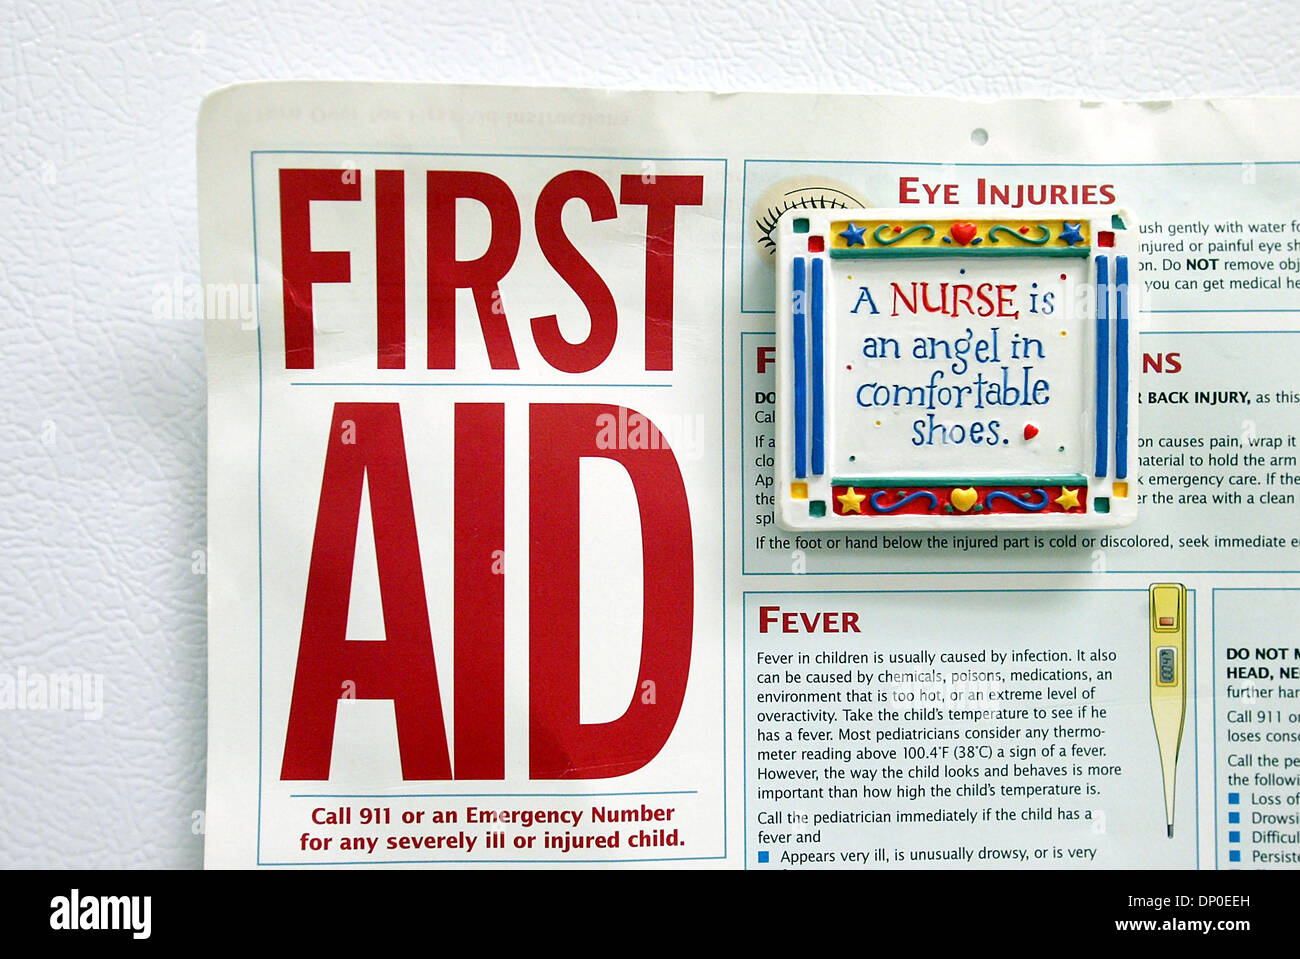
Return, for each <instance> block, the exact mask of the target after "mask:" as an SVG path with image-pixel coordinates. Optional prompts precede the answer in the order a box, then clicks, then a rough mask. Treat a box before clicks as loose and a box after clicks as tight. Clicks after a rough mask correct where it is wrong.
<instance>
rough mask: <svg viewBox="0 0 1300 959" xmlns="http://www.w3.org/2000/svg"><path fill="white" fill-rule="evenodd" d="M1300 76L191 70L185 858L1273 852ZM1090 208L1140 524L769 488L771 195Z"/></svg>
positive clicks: (873, 864)
mask: <svg viewBox="0 0 1300 959" xmlns="http://www.w3.org/2000/svg"><path fill="white" fill-rule="evenodd" d="M1298 111H1300V108H1298V107H1297V106H1296V105H1295V104H1293V103H1291V102H1289V101H1220V102H1217V103H1215V104H1208V103H1205V102H1201V101H1186V102H1182V103H1177V104H1173V105H1172V106H1169V107H1168V108H1167V109H1164V110H1159V111H1154V110H1151V109H1149V108H1146V107H1142V106H1140V105H1136V104H1106V105H1100V106H1098V105H1092V106H1089V107H1086V108H1085V107H1083V106H1080V105H1078V104H1074V103H1065V102H1061V103H1049V102H1037V101H1035V102H1029V101H1025V102H1012V101H1006V102H993V103H982V104H964V103H959V102H955V101H945V100H934V101H905V100H899V99H881V98H862V97H810V96H774V95H737V96H729V97H720V96H715V95H710V94H693V93H691V94H688V93H678V94H655V93H636V92H625V93H611V92H606V91H594V90H549V91H548V90H535V89H534V90H524V89H513V88H506V87H449V86H432V85H429V86H426V85H382V84H323V83H282V84H255V85H248V86H241V87H234V88H231V89H228V90H225V91H221V92H219V93H217V94H214V95H213V96H212V97H210V98H209V99H208V100H207V101H206V102H205V104H204V107H203V110H202V114H201V117H200V137H199V203H200V214H201V246H202V262H203V281H202V284H201V285H200V287H199V288H197V289H195V290H193V291H188V293H189V294H192V295H193V296H194V297H195V298H197V299H198V300H199V301H201V303H202V307H203V310H202V312H203V315H204V317H205V324H206V335H207V345H208V399H209V419H208V428H209V434H208V448H209V460H208V468H209V501H208V502H209V513H208V529H209V534H208V535H209V543H208V553H209V557H210V562H209V768H208V791H209V796H208V808H207V811H206V812H207V815H206V823H207V836H206V849H207V852H206V855H207V862H208V865H209V866H213V867H249V866H266V867H277V866H313V867H321V868H349V867H367V866H369V867H375V866H393V867H425V866H427V867H456V866H475V865H492V866H521V867H525V866H545V867H550V868H557V867H566V866H581V867H588V868H590V867H596V866H601V867H618V866H631V867H648V866H655V867H697V868H698V867H726V868H750V869H769V868H869V869H885V868H930V869H933V868H945V867H955V868H960V867H965V868H1126V867H1135V866H1153V865H1154V866H1166V867H1171V868H1185V869H1197V868H1199V869H1213V868H1234V867H1238V866H1241V867H1254V868H1278V867H1281V868H1286V867H1288V866H1290V867H1294V865H1295V864H1296V863H1297V862H1300V735H1297V734H1296V732H1295V731H1296V729H1297V728H1300V662H1297V657H1300V637H1297V635H1296V633H1295V632H1294V630H1293V628H1292V626H1291V625H1290V620H1291V619H1293V617H1291V616H1289V615H1288V610H1289V609H1292V608H1293V606H1294V602H1295V599H1296V597H1297V595H1300V593H1297V590H1300V563H1298V562H1297V560H1296V557H1297V556H1300V552H1298V551H1297V547H1300V511H1298V510H1297V506H1296V493H1297V490H1298V489H1300V467H1298V466H1297V456H1300V452H1298V451H1297V440H1296V434H1297V433H1298V432H1300V429H1298V425H1300V423H1298V417H1297V409H1298V407H1297V404H1298V403H1300V377H1297V376H1296V374H1295V372H1294V371H1295V369H1296V366H1297V360H1300V329H1297V328H1296V325H1295V324H1296V316H1297V315H1300V200H1297V199H1296V198H1297V197H1300V190H1298V189H1297V187H1300V137H1294V136H1293V135H1292V134H1291V133H1289V132H1288V131H1290V130H1292V129H1294V128H1295V126H1296V124H1295V122H1294V121H1295V119H1296V115H1297V112H1298ZM972 128H978V129H977V130H975V131H974V132H983V133H984V137H983V138H982V139H981V138H980V137H975V136H973V135H972V134H973V129H972ZM1192 129H1195V130H1196V131H1197V137H1196V138H1194V139H1193V138H1190V137H1188V136H1185V135H1184V134H1185V133H1186V131H1188V130H1192ZM1261 130H1269V131H1270V133H1269V137H1268V138H1265V137H1264V136H1263V135H1262V134H1261V133H1260V132H1259V131H1261ZM1114 204H1121V205H1123V207H1124V208H1126V209H1130V210H1132V211H1134V213H1135V215H1136V221H1135V222H1134V223H1133V225H1132V227H1131V228H1132V229H1134V230H1138V231H1140V245H1141V264H1140V268H1139V269H1137V270H1136V271H1135V272H1136V276H1135V278H1134V291H1135V292H1134V296H1135V297H1138V298H1140V301H1141V302H1140V306H1141V309H1142V311H1143V315H1144V317H1145V325H1144V326H1143V328H1142V333H1141V342H1140V351H1139V352H1140V356H1141V364H1140V370H1138V371H1135V375H1136V376H1137V377H1138V398H1139V407H1140V408H1139V410H1138V411H1137V419H1138V423H1139V427H1138V428H1139V431H1140V433H1139V436H1140V439H1139V445H1138V454H1139V456H1138V462H1137V464H1136V467H1137V468H1136V470H1135V472H1134V476H1133V477H1132V482H1131V489H1127V490H1126V493H1127V495H1131V496H1132V497H1133V498H1134V499H1135V500H1136V501H1137V504H1138V505H1137V511H1138V517H1139V518H1138V520H1137V522H1136V523H1134V524H1133V525H1131V526H1127V527H1124V528H1121V529H1106V530H1086V529H1083V530H1079V529H1070V530H1068V531H1067V530H1061V531H1054V530H1036V531H1032V532H1022V531H1014V532H997V531H987V530H981V531H980V532H979V533H978V534H975V533H971V532H969V531H967V532H965V533H963V532H962V531H961V530H952V531H949V530H944V531H937V532H921V533H900V532H896V531H895V532H886V531H879V532H876V531H872V530H870V529H863V530H861V531H857V530H855V531H854V533H853V534H851V535H839V534H837V533H836V532H834V531H828V532H827V533H825V534H823V533H820V532H818V531H817V530H815V529H814V530H811V531H809V530H802V531H800V532H798V533H795V532H791V531H788V530H785V529H783V528H782V527H781V526H780V525H779V524H778V523H777V522H776V521H775V518H774V515H775V514H774V505H775V492H776V491H775V490H774V484H775V483H776V482H777V480H776V477H777V475H778V474H779V472H780V471H779V470H777V469H776V463H775V460H774V457H775V456H776V455H778V454H777V444H776V442H775V434H776V425H775V424H776V422H777V417H776V410H777V406H778V403H779V402H780V399H781V398H780V397H779V396H778V393H779V387H778V384H777V380H776V369H777V367H778V361H777V356H776V343H777V336H776V333H777V330H776V329H775V323H776V322H777V320H776V317H777V316H778V315H779V314H780V311H779V310H777V309H776V303H775V302H774V297H775V296H776V290H777V289H778V283H777V281H776V277H775V272H774V271H775V269H776V266H775V257H774V256H773V246H774V236H775V233H774V231H775V229H776V224H777V223H778V222H779V221H780V220H781V218H782V217H786V216H792V215H793V216H797V215H798V213H799V211H800V210H801V209H802V210H808V209H826V208H846V209H854V208H861V207H870V206H880V207H895V208H897V207H900V206H905V207H909V208H911V207H914V208H915V210H916V211H917V217H923V216H931V217H935V218H940V219H941V218H942V217H943V213H944V209H945V208H951V209H957V208H962V209H970V208H972V207H982V206H987V207H989V208H990V209H993V208H996V209H998V210H1002V211H1005V210H1015V211H1016V214H1017V217H1018V218H1019V219H1023V220H1025V221H1026V222H1028V221H1030V220H1032V219H1034V218H1039V219H1043V220H1044V221H1052V220H1054V219H1059V217H1058V216H1057V215H1056V213H1055V212H1054V211H1058V210H1062V209H1067V208H1068V209H1077V208H1079V207H1081V206H1083V207H1087V206H1089V205H1094V206H1097V207H1099V208H1100V207H1107V208H1109V207H1110V206H1111V205H1114ZM958 333H960V330H954V336H955V335H957V334H958ZM851 345H852V344H850V346H851ZM851 352H852V350H851V349H850V354H851ZM1166 606H1167V607H1168V608H1166ZM1166 621H1167V622H1166ZM1162 631H1163V632H1162ZM1166 634H1167V635H1166ZM1170 637H1173V638H1170ZM1175 663H1176V664H1177V668H1176V669H1175V668H1174V664H1175ZM1162 664H1163V668H1162ZM1171 686H1176V687H1177V689H1178V692H1179V693H1180V695H1182V699H1181V700H1179V702H1182V703H1183V706H1182V709H1181V712H1178V713H1177V716H1176V720H1177V722H1176V723H1174V724H1173V725H1170V723H1171V722H1173V721H1172V720H1170V718H1169V714H1168V710H1167V708H1166V707H1165V706H1162V705H1160V704H1161V703H1166V704H1167V703H1168V702H1172V700H1170V699H1169V693H1168V692H1164V691H1163V690H1164V689H1165V687H1171ZM1184 694H1185V695H1184ZM1162 696H1163V697H1164V698H1163V699H1162ZM1162 723H1164V724H1165V725H1164V726H1163V727H1162V725H1161V724H1162ZM1171 729H1172V730H1174V732H1172V733H1171V732H1170V730H1171ZM1171 741H1172V751H1171V748H1170V747H1171Z"/></svg>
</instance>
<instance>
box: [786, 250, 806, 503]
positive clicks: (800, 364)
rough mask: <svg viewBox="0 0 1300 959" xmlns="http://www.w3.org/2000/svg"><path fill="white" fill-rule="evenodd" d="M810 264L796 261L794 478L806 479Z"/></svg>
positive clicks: (792, 293)
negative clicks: (807, 329)
mask: <svg viewBox="0 0 1300 959" xmlns="http://www.w3.org/2000/svg"><path fill="white" fill-rule="evenodd" d="M806 271H807V263H806V262H805V260H804V258H803V257H802V256H797V257H795V258H794V288H793V289H792V290H791V291H790V295H791V296H792V297H793V298H794V331H793V335H794V475H795V478H796V479H803V478H804V477H805V476H807V475H808V465H807V464H808V356H807V346H806V344H805V341H806V339H807V334H806V332H805V330H804V326H805V322H804V308H805V299H806V298H807V295H808V282H807V276H806V275H805V274H806Z"/></svg>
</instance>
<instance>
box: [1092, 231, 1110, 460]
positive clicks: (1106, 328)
mask: <svg viewBox="0 0 1300 959" xmlns="http://www.w3.org/2000/svg"><path fill="white" fill-rule="evenodd" d="M1096 392H1097V411H1096V413H1097V420H1096V426H1095V427H1094V437H1093V442H1094V443H1095V444H1096V452H1097V461H1096V464H1095V465H1094V466H1093V470H1092V471H1093V473H1094V475H1096V476H1099V477H1104V476H1105V475H1106V474H1107V473H1108V472H1109V470H1108V469H1107V462H1106V454H1107V452H1108V450H1109V447H1110V257H1108V256H1099V257H1097V391H1096Z"/></svg>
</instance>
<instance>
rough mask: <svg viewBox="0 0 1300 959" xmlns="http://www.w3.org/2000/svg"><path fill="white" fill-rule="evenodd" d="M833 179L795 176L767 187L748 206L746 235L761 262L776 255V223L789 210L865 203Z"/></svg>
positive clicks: (850, 206) (863, 204)
mask: <svg viewBox="0 0 1300 959" xmlns="http://www.w3.org/2000/svg"><path fill="white" fill-rule="evenodd" d="M852 189H853V188H852V187H850V186H849V185H848V184H845V183H839V182H837V181H835V180H825V179H818V180H814V179H811V178H806V177H804V178H798V179H793V180H782V181H781V182H779V183H776V184H774V185H772V186H771V187H769V188H768V189H767V190H766V191H764V193H763V194H762V195H761V196H760V197H759V198H758V199H757V200H756V201H755V203H754V205H753V206H752V207H751V209H750V216H751V218H750V237H751V239H752V240H753V242H754V244H755V247H756V248H757V249H758V252H759V254H760V255H761V257H762V258H763V259H764V260H765V261H771V259H772V257H773V256H774V255H775V254H776V237H775V235H774V234H775V231H776V225H777V223H778V222H780V220H781V217H782V216H784V215H785V214H787V213H789V212H790V211H791V210H832V209H834V210H846V209H857V208H860V207H865V206H866V205H867V204H866V203H865V202H864V201H862V200H861V199H859V198H858V197H857V196H855V195H854V194H853V193H852V192H851V191H852Z"/></svg>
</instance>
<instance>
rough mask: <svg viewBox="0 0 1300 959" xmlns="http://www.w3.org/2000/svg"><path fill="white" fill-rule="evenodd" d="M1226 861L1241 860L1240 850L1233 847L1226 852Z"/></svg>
mask: <svg viewBox="0 0 1300 959" xmlns="http://www.w3.org/2000/svg"><path fill="white" fill-rule="evenodd" d="M1228 862H1241V850H1240V849H1234V850H1232V851H1231V852H1229V853H1228Z"/></svg>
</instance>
